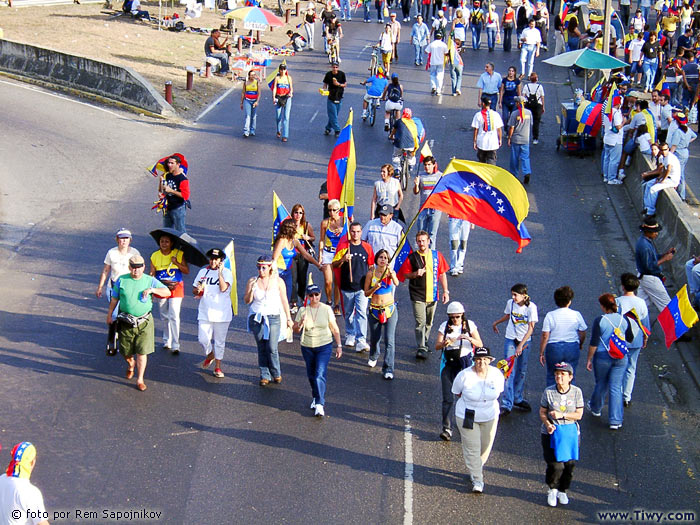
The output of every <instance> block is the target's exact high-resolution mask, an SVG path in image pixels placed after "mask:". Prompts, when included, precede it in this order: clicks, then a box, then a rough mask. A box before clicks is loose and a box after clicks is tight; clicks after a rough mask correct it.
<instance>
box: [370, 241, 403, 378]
mask: <svg viewBox="0 0 700 525" xmlns="http://www.w3.org/2000/svg"><path fill="white" fill-rule="evenodd" d="M374 263H375V264H374V266H372V268H370V269H369V271H368V272H367V277H365V295H366V296H367V297H369V298H370V299H369V316H367V318H368V320H369V347H370V349H369V361H367V364H368V365H369V367H370V368H374V367H375V366H376V365H377V360H378V359H379V352H380V348H379V344H380V343H381V341H382V332H383V336H384V343H385V345H386V352H385V354H384V364H383V365H382V374H384V379H389V380H391V379H394V336H395V333H396V324H397V323H398V320H399V314H398V312H397V311H396V304H395V303H394V291H395V290H396V287H397V286H398V284H399V279H398V277H396V272H395V271H394V270H393V269H392V268H390V267H389V252H388V251H386V250H384V249H382V250H379V251H378V252H377V253H376V254H375V256H374Z"/></svg>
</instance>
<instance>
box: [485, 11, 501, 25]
mask: <svg viewBox="0 0 700 525" xmlns="http://www.w3.org/2000/svg"><path fill="white" fill-rule="evenodd" d="M489 16H491V21H490V22H489ZM484 22H485V23H486V27H498V13H495V12H494V13H491V15H489V14H488V13H486V14H485V15H484Z"/></svg>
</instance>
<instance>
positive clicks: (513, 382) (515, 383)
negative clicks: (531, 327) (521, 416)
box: [501, 339, 530, 410]
mask: <svg viewBox="0 0 700 525" xmlns="http://www.w3.org/2000/svg"><path fill="white" fill-rule="evenodd" d="M515 347H516V344H515V340H513V339H506V342H505V347H504V350H503V357H505V358H506V359H508V358H509V357H510V356H512V355H514V354H515ZM529 354H530V343H529V342H527V343H525V345H524V346H523V353H522V354H520V356H519V357H516V358H515V360H514V361H513V371H512V372H511V373H510V376H508V379H506V384H505V389H504V390H503V395H502V396H501V406H502V407H503V408H505V409H507V410H512V409H513V403H516V404H517V403H520V402H521V401H523V400H524V399H525V398H524V397H523V393H524V392H525V374H527V358H528V355H529Z"/></svg>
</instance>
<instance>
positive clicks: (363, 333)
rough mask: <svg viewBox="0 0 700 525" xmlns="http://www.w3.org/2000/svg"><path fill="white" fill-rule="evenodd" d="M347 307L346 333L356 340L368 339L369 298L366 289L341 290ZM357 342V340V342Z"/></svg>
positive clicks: (344, 304)
mask: <svg viewBox="0 0 700 525" xmlns="http://www.w3.org/2000/svg"><path fill="white" fill-rule="evenodd" d="M340 293H341V294H342V296H343V307H344V308H345V314H344V315H345V335H346V336H353V337H354V338H355V340H356V341H363V342H364V341H366V340H367V302H368V300H369V298H368V297H367V296H366V295H365V292H364V290H358V291H357V292H348V291H345V290H340ZM355 344H357V342H356V343H355Z"/></svg>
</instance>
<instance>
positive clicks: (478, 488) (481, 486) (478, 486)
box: [472, 481, 484, 494]
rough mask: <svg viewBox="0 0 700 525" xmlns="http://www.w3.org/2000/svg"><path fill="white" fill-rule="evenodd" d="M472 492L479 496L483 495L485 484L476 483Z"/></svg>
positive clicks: (481, 482)
mask: <svg viewBox="0 0 700 525" xmlns="http://www.w3.org/2000/svg"><path fill="white" fill-rule="evenodd" d="M472 492H475V493H477V494H481V493H482V492H484V482H483V481H474V482H473V485H472Z"/></svg>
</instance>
